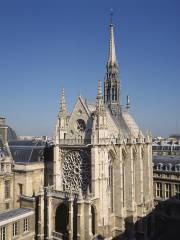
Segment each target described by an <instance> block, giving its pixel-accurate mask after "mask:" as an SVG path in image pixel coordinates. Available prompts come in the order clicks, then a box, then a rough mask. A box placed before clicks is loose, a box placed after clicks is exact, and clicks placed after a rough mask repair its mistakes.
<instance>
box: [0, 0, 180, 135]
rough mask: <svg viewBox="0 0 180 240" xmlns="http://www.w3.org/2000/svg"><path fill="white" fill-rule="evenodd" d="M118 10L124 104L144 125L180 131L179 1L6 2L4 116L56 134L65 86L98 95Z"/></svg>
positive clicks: (2, 12)
mask: <svg viewBox="0 0 180 240" xmlns="http://www.w3.org/2000/svg"><path fill="white" fill-rule="evenodd" d="M111 8H113V9H114V23H115V26H116V29H115V38H116V51H117V57H118V62H119V66H120V79H121V103H122V104H124V103H125V96H126V94H129V95H130V98H131V112H132V114H133V116H134V118H135V119H136V121H137V123H138V124H139V126H140V127H141V128H142V129H143V131H145V130H146V129H151V131H152V133H153V134H154V135H163V136H167V135H169V134H171V133H175V132H180V107H179V103H180V44H179V43H180V14H179V9H180V1H179V0H111V1H110V0H109V1H107V0H98V1H97V0H76V1H74V0H71V1H70V0H66V1H62V0H51V1H50V0H29V1H24V0H16V1H14V0H12V1H9V0H4V1H3V0H0V90H1V91H0V115H1V116H4V117H6V118H7V122H8V124H9V125H10V126H12V127H13V128H14V129H15V130H16V131H17V133H18V134H20V135H50V136H51V135H52V133H53V129H54V126H55V122H56V119H57V114H58V108H59V96H60V91H61V89H62V87H64V88H65V95H66V102H67V105H68V110H69V111H70V110H72V107H73V105H74V103H75V100H76V98H77V96H78V95H79V94H81V95H83V96H86V98H87V99H89V100H90V101H93V100H94V99H95V97H96V92H97V83H98V80H99V79H100V80H102V81H103V80H104V76H105V64H106V61H107V54H108V41H109V32H108V25H109V12H110V9H111Z"/></svg>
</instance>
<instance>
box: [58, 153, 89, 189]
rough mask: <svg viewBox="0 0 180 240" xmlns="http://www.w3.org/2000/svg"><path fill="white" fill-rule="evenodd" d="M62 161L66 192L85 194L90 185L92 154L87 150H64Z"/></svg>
mask: <svg viewBox="0 0 180 240" xmlns="http://www.w3.org/2000/svg"><path fill="white" fill-rule="evenodd" d="M62 159H63V164H62V169H63V172H62V176H63V187H64V190H65V191H70V190H72V191H79V189H82V191H83V192H85V191H86V190H87V187H88V185H89V184H90V154H89V153H88V152H87V151H85V150H77V151H68V150H63V151H62Z"/></svg>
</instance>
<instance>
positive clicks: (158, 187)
mask: <svg viewBox="0 0 180 240" xmlns="http://www.w3.org/2000/svg"><path fill="white" fill-rule="evenodd" d="M156 197H159V198H162V183H160V182H157V183H156Z"/></svg>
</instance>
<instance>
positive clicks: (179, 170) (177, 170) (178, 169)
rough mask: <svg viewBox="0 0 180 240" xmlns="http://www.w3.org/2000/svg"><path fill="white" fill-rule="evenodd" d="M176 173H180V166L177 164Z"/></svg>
mask: <svg viewBox="0 0 180 240" xmlns="http://www.w3.org/2000/svg"><path fill="white" fill-rule="evenodd" d="M175 171H176V172H180V164H176V165H175Z"/></svg>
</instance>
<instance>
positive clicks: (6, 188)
mask: <svg viewBox="0 0 180 240" xmlns="http://www.w3.org/2000/svg"><path fill="white" fill-rule="evenodd" d="M4 191H5V193H4V194H5V199H7V198H10V181H9V180H6V181H5V182H4Z"/></svg>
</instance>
